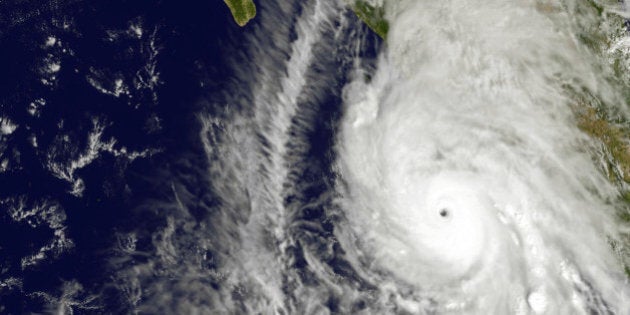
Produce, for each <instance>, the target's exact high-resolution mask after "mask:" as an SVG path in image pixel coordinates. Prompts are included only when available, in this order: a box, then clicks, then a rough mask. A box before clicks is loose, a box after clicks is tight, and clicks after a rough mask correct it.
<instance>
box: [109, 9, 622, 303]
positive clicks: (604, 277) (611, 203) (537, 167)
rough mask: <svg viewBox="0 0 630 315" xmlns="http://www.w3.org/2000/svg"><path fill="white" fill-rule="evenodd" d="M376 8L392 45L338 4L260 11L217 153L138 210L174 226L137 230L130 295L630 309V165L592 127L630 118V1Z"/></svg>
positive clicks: (224, 103) (125, 239)
mask: <svg viewBox="0 0 630 315" xmlns="http://www.w3.org/2000/svg"><path fill="white" fill-rule="evenodd" d="M370 3H372V5H375V6H381V7H383V8H384V12H385V13H386V15H385V17H386V19H387V21H388V22H389V30H388V33H387V38H386V40H381V39H379V38H377V37H375V35H373V34H371V33H370V31H369V30H368V29H367V28H366V27H365V26H362V25H361V24H360V21H357V20H356V18H355V17H354V16H353V15H352V13H351V12H350V9H349V8H348V3H346V2H343V1H329V0H328V1H325V0H313V1H266V2H265V3H260V4H259V17H257V20H255V22H254V23H255V24H254V25H253V26H252V29H251V30H250V32H248V33H246V34H245V35H243V41H242V43H244V45H245V46H246V47H247V48H246V49H245V50H243V51H240V52H239V53H236V54H234V55H233V56H231V59H230V60H231V61H230V62H231V63H230V67H231V69H232V71H233V72H232V74H231V76H230V77H229V78H228V79H227V80H228V82H229V84H226V85H225V86H224V88H223V90H222V93H220V95H217V94H216V93H215V94H212V95H210V96H208V97H206V98H202V99H201V100H200V101H199V102H200V104H201V105H199V108H200V110H199V112H198V113H197V114H196V116H195V117H196V119H197V121H198V123H199V126H200V131H199V132H198V134H196V137H197V138H198V142H199V143H200V154H199V155H198V156H196V157H194V158H192V157H188V158H185V159H182V160H181V161H180V162H178V163H179V165H180V166H181V167H180V169H179V170H178V171H177V172H176V174H175V175H176V176H175V175H174V176H173V180H172V181H171V182H170V183H169V184H167V185H166V186H165V187H167V188H166V189H165V191H167V193H166V194H167V195H168V196H170V197H168V198H166V200H164V198H157V199H156V200H152V201H148V202H146V203H145V204H144V205H143V206H141V207H140V208H141V209H145V210H147V209H161V210H160V211H161V213H163V214H164V215H163V220H164V222H165V223H164V226H163V228H161V229H159V230H157V231H144V232H143V231H135V232H130V233H127V234H124V235H122V234H121V235H120V246H119V248H118V250H119V252H120V255H119V257H118V258H116V259H115V260H113V261H112V265H113V266H114V267H113V268H115V269H117V270H118V271H117V273H116V274H117V276H116V279H117V280H116V286H117V288H118V289H119V290H120V291H121V292H124V296H125V297H126V299H127V300H126V301H127V302H128V303H129V305H132V308H133V309H134V310H136V311H139V312H146V313H153V312H167V313H190V314H193V313H194V314H204V313H231V314H236V313H251V314H254V313H255V314H385V313H390V314H628V313H630V283H629V280H628V279H629V278H628V275H627V274H626V271H624V268H627V267H625V266H627V264H628V261H629V259H628V254H627V249H626V248H627V246H628V245H627V244H628V235H629V234H630V226H629V224H628V222H627V221H624V220H621V219H619V215H620V213H627V211H628V210H627V209H626V208H625V207H626V206H625V205H624V201H623V200H622V199H623V198H622V195H623V194H622V192H623V190H624V189H625V186H624V185H625V184H620V183H619V182H618V181H615V180H614V179H615V176H619V174H621V173H623V167H622V166H620V165H618V164H615V163H614V161H613V162H611V161H612V160H613V159H612V158H611V157H612V156H613V155H614V152H613V151H611V149H610V148H607V147H606V145H605V144H606V143H609V142H606V141H608V140H606V139H607V138H606V135H603V136H600V137H599V138H598V137H594V136H593V135H594V134H595V135H597V134H598V133H597V132H592V131H591V132H590V133H589V131H588V128H585V127H584V126H587V125H588V123H589V121H591V122H592V119H595V118H592V116H593V115H592V113H594V112H596V113H603V114H605V115H607V116H606V117H615V121H618V122H621V121H623V120H624V119H627V118H628V114H630V111H629V108H628V105H630V104H629V103H628V95H630V94H628V89H629V88H630V87H629V86H628V82H630V80H628V77H627V73H628V72H627V71H628V68H627V66H628V65H629V64H630V63H629V62H628V60H630V58H627V55H630V45H628V30H627V26H624V21H625V19H627V18H628V17H629V16H630V14H629V13H628V12H629V11H627V9H626V7H625V6H624V4H623V3H618V2H615V1H601V3H600V1H577V0H563V1H551V0H550V1H543V0H520V1H501V0H486V1H478V0H468V1H454V0H442V1H424V0H390V1H387V0H385V1H381V2H377V1H374V2H370ZM615 23H617V24H619V25H622V26H621V29H622V31H618V30H619V28H613V26H612V25H615ZM596 40H601V41H603V42H606V43H608V44H609V47H612V48H609V49H608V50H605V49H604V50H603V49H599V48H598V47H599V46H598V44H597V41H596ZM624 54H627V55H624ZM620 56H626V59H623V58H621V57H620ZM615 58H617V59H615ZM620 58H621V59H620ZM614 60H617V62H616V63H615V62H614ZM619 60H622V61H619ZM624 60H625V61H624ZM624 62H626V63H625V64H624ZM615 69H617V70H615ZM618 69H622V70H621V71H619V70H618ZM589 119H591V120H589ZM600 125H601V124H600ZM601 133H602V132H600V133H599V134H601ZM602 139H604V140H602ZM143 233H144V238H145V239H146V240H148V241H147V242H149V243H151V244H152V245H151V246H149V247H148V248H152V249H150V250H146V252H144V253H143V254H142V255H143V256H144V257H145V258H144V259H138V260H134V261H130V260H129V258H128V257H134V255H138V252H139V251H140V250H139V249H137V248H136V247H135V246H136V245H134V244H135V242H136V241H137V238H138V237H139V238H142V237H143V236H142V235H143ZM147 235H148V236H147ZM125 257H127V258H125Z"/></svg>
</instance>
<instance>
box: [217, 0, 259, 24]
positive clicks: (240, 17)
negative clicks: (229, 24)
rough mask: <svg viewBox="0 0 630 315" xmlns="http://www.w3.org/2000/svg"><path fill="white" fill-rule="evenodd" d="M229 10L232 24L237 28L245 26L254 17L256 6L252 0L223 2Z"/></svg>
mask: <svg viewBox="0 0 630 315" xmlns="http://www.w3.org/2000/svg"><path fill="white" fill-rule="evenodd" d="M223 1H224V2H225V4H227V6H228V8H230V12H232V17H234V22H236V24H238V25H239V26H241V27H242V26H245V25H246V24H247V22H249V21H250V20H251V19H253V18H254V17H255V16H256V5H255V4H254V1H253V0H223Z"/></svg>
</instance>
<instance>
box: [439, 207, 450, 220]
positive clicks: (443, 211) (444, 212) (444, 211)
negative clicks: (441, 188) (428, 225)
mask: <svg viewBox="0 0 630 315" xmlns="http://www.w3.org/2000/svg"><path fill="white" fill-rule="evenodd" d="M439 213H440V216H441V217H443V218H446V217H448V216H449V214H450V213H449V211H448V209H446V208H442V209H440V212H439Z"/></svg>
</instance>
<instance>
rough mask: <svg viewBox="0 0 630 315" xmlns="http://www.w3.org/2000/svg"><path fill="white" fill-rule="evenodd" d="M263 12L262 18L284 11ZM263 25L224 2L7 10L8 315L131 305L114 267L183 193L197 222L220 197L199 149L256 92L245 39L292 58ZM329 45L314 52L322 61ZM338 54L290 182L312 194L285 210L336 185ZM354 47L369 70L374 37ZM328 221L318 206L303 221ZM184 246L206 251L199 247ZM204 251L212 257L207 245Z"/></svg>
mask: <svg viewBox="0 0 630 315" xmlns="http://www.w3.org/2000/svg"><path fill="white" fill-rule="evenodd" d="M287 3H288V2H287ZM258 5H259V13H260V14H264V13H269V12H273V10H275V8H274V7H273V6H274V4H263V3H258ZM301 5H302V4H300V3H299V2H297V1H296V2H295V3H293V4H289V5H288V6H287V7H289V9H287V10H286V11H285V12H282V13H279V14H278V15H277V16H274V17H273V18H277V19H287V20H288V22H285V24H286V25H288V26H287V27H286V30H287V32H286V33H282V32H279V33H278V34H274V36H284V38H283V41H288V42H290V41H291V40H294V39H295V37H296V33H295V32H296V31H295V29H294V28H293V27H292V26H291V25H292V22H291V21H293V20H295V19H296V17H297V16H299V14H300V12H301V11H302V7H301ZM346 17H347V18H349V19H354V20H353V21H354V22H353V23H355V24H356V25H359V24H358V21H356V19H355V18H354V17H353V16H352V15H350V14H348V15H347V16H346ZM269 18H271V17H269ZM261 23H262V22H261V21H260V19H259V18H257V19H255V20H254V21H253V22H252V23H250V24H249V25H248V26H247V27H245V28H239V27H238V26H237V25H236V24H235V23H234V22H233V21H232V19H231V16H230V14H229V11H228V9H227V7H226V6H225V5H224V4H223V2H222V1H193V2H187V3H185V4H184V3H182V2H181V1H171V0H161V1H144V0H141V1H137V0H133V1H131V0H113V1H63V0H60V1H46V2H42V1H20V0H13V1H4V2H1V3H0V119H2V121H1V122H0V123H4V124H5V125H6V128H5V130H7V131H9V130H11V132H5V133H0V163H4V164H0V165H4V166H2V168H0V313H2V314H24V313H42V312H43V313H48V312H59V313H71V312H74V313H75V314H82V313H127V312H132V311H133V310H134V309H135V308H134V307H135V306H134V305H133V304H134V303H131V302H130V295H133V294H132V293H130V292H129V291H128V290H127V289H126V288H128V286H127V285H126V284H125V282H127V280H129V279H125V278H124V276H121V273H119V271H120V270H122V269H126V268H131V267H132V266H133V265H135V264H143V263H146V262H148V261H151V256H152V255H153V254H152V253H154V252H155V251H156V245H155V234H156V233H157V234H159V233H161V231H163V230H164V227H165V226H167V217H168V216H169V211H172V209H171V207H170V206H168V205H169V204H170V202H172V201H173V200H172V199H173V192H174V191H179V190H180V188H177V187H184V188H185V189H183V190H185V191H186V194H187V195H186V198H185V200H184V201H183V202H184V203H185V204H186V208H187V209H188V210H189V212H190V214H191V215H192V219H190V220H191V221H192V222H202V221H204V219H205V218H206V217H207V216H209V215H210V212H211V211H216V210H211V209H213V206H214V205H217V204H219V203H220V201H219V199H220V198H218V197H217V196H215V195H214V194H213V192H211V191H210V190H211V188H210V184H211V181H212V178H211V176H209V175H208V174H207V173H205V172H204V171H202V170H204V169H206V168H207V167H208V164H209V163H210V164H211V163H212V161H208V159H207V156H206V154H205V152H204V150H203V145H202V143H201V141H200V140H199V133H200V130H201V128H202V126H201V124H200V122H199V119H198V115H199V113H211V114H212V113H219V112H222V111H224V110H226V109H225V108H223V107H224V106H227V105H226V104H228V103H229V100H230V98H234V97H237V98H244V99H247V98H248V97H252V96H251V93H252V92H251V90H252V89H251V86H250V82H247V81H246V80H243V78H244V76H243V74H242V73H243V72H246V71H248V70H247V69H254V68H255V67H256V65H255V64H248V62H249V61H250V60H249V57H250V56H249V55H248V54H250V53H251V51H252V50H253V49H251V47H249V46H251V42H247V41H246V39H247V38H252V37H253V38H259V39H261V41H260V42H261V43H263V44H259V46H258V47H257V48H256V49H270V58H276V59H277V60H278V62H279V64H282V63H284V61H285V60H286V58H288V56H287V53H286V48H281V47H280V48H276V47H274V45H275V44H276V43H275V41H274V38H272V37H269V38H266V39H265V36H266V35H267V34H265V33H264V31H265V29H264V27H263V26H262V25H261ZM361 31H362V32H365V29H362V30H361ZM349 34H350V33H349ZM269 36H271V34H269ZM346 36H351V35H346ZM354 36H356V35H354ZM265 46H267V47H265ZM283 49H284V50H283ZM323 49H324V48H321V49H320V50H322V51H319V52H317V54H320V55H325V54H327V53H326V52H325V51H323ZM344 49H346V48H344V47H341V48H338V50H339V51H337V52H335V54H332V55H331V56H332V57H330V58H328V59H322V60H326V61H325V63H323V64H319V65H316V66H314V67H313V69H311V70H310V76H311V77H310V78H309V79H308V80H309V81H310V82H311V83H315V82H318V83H317V84H311V85H314V86H316V87H315V88H314V89H318V92H317V93H316V94H317V97H309V98H306V100H305V102H311V103H316V104H315V105H317V106H315V107H316V108H317V112H318V114H317V115H314V116H312V117H316V119H315V118H314V119H313V120H312V125H311V127H310V128H309V129H308V130H309V131H307V132H305V136H306V139H308V142H309V143H310V146H309V148H308V149H307V154H306V155H305V156H307V157H308V158H305V159H304V160H303V167H301V168H300V172H302V173H301V174H300V176H298V178H301V179H300V181H303V182H302V183H300V185H297V184H298V183H295V184H296V185H297V186H301V187H303V188H302V189H301V192H300V194H299V196H297V195H295V196H291V195H289V196H287V197H286V198H287V200H286V203H287V204H291V203H308V199H309V198H318V197H319V196H321V195H322V194H323V193H325V192H326V191H327V190H328V189H329V188H330V187H329V185H330V182H331V181H332V178H331V170H330V167H331V166H330V162H331V161H332V159H333V155H334V153H333V151H332V149H331V148H332V143H333V137H334V129H335V121H336V120H337V119H338V118H339V115H340V103H341V95H340V89H341V87H342V86H343V84H344V82H345V80H346V76H347V73H348V71H349V69H350V65H349V64H348V60H347V59H344V58H338V57H336V56H338V55H345V54H348V53H349V51H348V50H349V48H348V50H344ZM361 49H362V51H361V52H360V54H365V55H366V56H367V60H372V62H373V59H374V58H375V55H376V52H377V51H378V49H379V41H378V39H376V37H375V36H373V35H370V36H368V37H367V38H366V39H365V44H364V47H363V48H361ZM273 50H277V51H276V52H275V53H273ZM328 54H329V53H328ZM330 69H336V71H334V72H332V73H330V74H327V73H328V72H329V70H330ZM279 71H283V70H281V69H279ZM239 104H240V105H239V106H241V107H239V109H237V110H238V111H247V110H248V109H247V102H246V101H245V102H242V101H241V102H239ZM315 107H314V108H315ZM231 110H233V109H231ZM161 204H163V205H164V206H163V207H162V206H160V205H161ZM324 217H325V214H324V213H323V210H322V209H317V208H315V209H308V210H307V211H305V212H304V214H303V218H302V219H303V220H312V221H322V222H323V221H324ZM324 226H326V225H324ZM331 230H332V226H331V225H330V224H329V225H328V228H327V229H324V230H323V231H322V232H321V233H322V234H325V235H328V237H332V236H331V235H332V234H331ZM132 231H133V233H134V235H135V237H136V239H135V240H134V241H133V242H134V253H136V254H132V255H128V256H125V257H124V258H121V257H122V256H123V255H120V254H119V253H118V252H116V250H115V248H120V247H121V246H122V247H124V244H122V245H121V242H123V243H124V241H125V238H124V237H121V235H127V234H129V233H131V232H132ZM185 232H186V231H184V232H182V233H185ZM175 233H179V232H177V231H176V232H175ZM191 233H192V232H191ZM309 233H310V232H309ZM209 235H212V234H211V233H210V234H209ZM198 237H202V236H198ZM203 237H207V236H203ZM210 237H212V236H210ZM181 242H183V243H184V244H180V245H181V246H182V247H183V248H188V247H189V248H190V251H191V252H194V253H198V251H199V249H197V248H195V239H194V238H183V240H182V241H181ZM181 242H180V243H181ZM186 242H189V243H186ZM300 250H301V249H300V248H297V247H296V248H295V249H294V251H295V253H296V254H295V257H297V259H296V268H300V265H304V264H306V263H305V261H304V260H303V258H302V260H300V259H299V257H301V256H300ZM181 253H182V252H181V251H180V254H181ZM203 255H204V257H206V256H210V257H212V255H213V251H212V249H207V252H206V253H203ZM130 257H131V258H130ZM178 259H182V260H185V259H186V257H179V258H178ZM210 261H212V259H210ZM330 264H331V265H332V266H336V263H335V262H334V261H331V262H330ZM215 267H216V266H215V265H213V263H208V264H207V265H206V266H205V267H204V268H206V269H208V270H211V269H212V268H215ZM339 268H340V272H341V273H343V272H344V271H343V265H341V267H339ZM156 270H157V271H156V274H155V275H154V277H155V279H156V280H155V281H156V282H157V281H158V279H159V278H161V277H166V278H169V277H170V278H173V277H177V276H178V275H177V273H176V272H173V273H169V272H168V267H164V268H163V269H160V268H157V267H156ZM160 270H161V271H160ZM160 272H162V273H160ZM122 275H124V273H122ZM151 277H152V276H148V277H144V278H143V279H144V280H143V281H144V282H151V281H152V280H151ZM142 286H143V287H144V285H142ZM207 286H209V287H214V288H215V289H217V288H218V287H219V286H221V283H218V282H214V283H207ZM147 287H150V285H147ZM129 290H131V289H129ZM217 290H218V289H217ZM155 294H157V293H155ZM160 294H168V293H160ZM175 294H176V292H173V295H175ZM150 295H151V292H149V293H146V292H145V294H144V295H140V296H141V297H140V298H139V299H140V301H139V302H138V301H136V302H137V303H136V304H138V305H140V304H143V301H145V299H147V297H146V296H150ZM180 298H181V297H180ZM173 299H174V300H175V301H176V298H173ZM173 303H177V302H173ZM331 303H333V304H334V301H331ZM331 308H332V309H334V305H333V306H331ZM172 309H173V310H175V309H177V308H176V307H173V308H172ZM166 312H167V313H168V312H169V311H166Z"/></svg>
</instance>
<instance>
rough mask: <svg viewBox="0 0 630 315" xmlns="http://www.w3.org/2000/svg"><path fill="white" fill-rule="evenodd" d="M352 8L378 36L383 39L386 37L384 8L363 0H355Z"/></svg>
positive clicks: (386, 25) (387, 25) (387, 28)
mask: <svg viewBox="0 0 630 315" xmlns="http://www.w3.org/2000/svg"><path fill="white" fill-rule="evenodd" d="M352 10H353V11H354V13H355V14H356V15H357V16H358V17H359V18H360V19H361V20H362V21H363V22H365V24H367V26H368V27H369V28H370V29H372V30H373V31H374V32H375V33H376V34H378V36H380V37H381V38H383V39H386V38H387V32H388V31H389V23H388V22H387V20H386V19H385V9H384V8H382V7H374V6H372V5H370V4H369V3H367V1H365V0H356V1H354V5H352Z"/></svg>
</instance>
